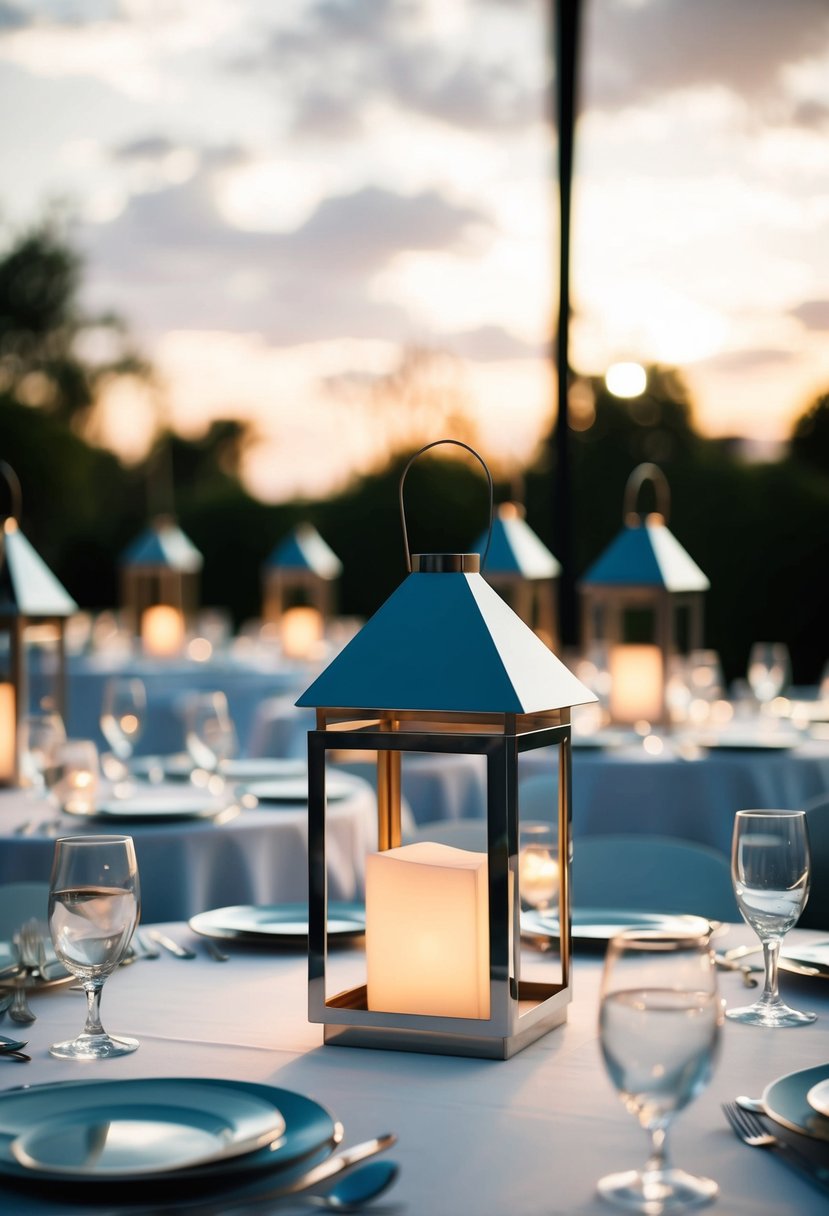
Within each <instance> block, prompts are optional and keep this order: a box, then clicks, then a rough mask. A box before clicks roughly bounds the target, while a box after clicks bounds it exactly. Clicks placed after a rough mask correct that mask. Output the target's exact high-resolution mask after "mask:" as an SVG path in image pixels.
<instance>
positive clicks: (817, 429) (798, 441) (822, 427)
mask: <svg viewBox="0 0 829 1216" xmlns="http://www.w3.org/2000/svg"><path fill="white" fill-rule="evenodd" d="M791 454H792V457H793V459H794V460H796V461H797V462H798V463H799V464H802V465H805V466H806V467H807V468H810V469H812V470H814V471H815V472H818V473H829V392H826V393H822V394H821V395H820V396H819V397H816V398H815V400H814V401H813V402H812V403H811V404H810V405H809V406H807V408H806V410H805V411H804V412H803V413H802V414H801V416H800V417H799V418H798V419H797V420H796V422H795V424H794V427H793V429H792V436H791Z"/></svg>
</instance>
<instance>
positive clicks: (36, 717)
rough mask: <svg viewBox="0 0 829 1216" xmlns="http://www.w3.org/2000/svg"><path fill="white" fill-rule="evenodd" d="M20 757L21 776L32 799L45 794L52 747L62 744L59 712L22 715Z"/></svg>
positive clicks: (52, 751)
mask: <svg viewBox="0 0 829 1216" xmlns="http://www.w3.org/2000/svg"><path fill="white" fill-rule="evenodd" d="M21 734H22V739H21V754H22V766H23V773H24V776H25V777H26V779H27V780H28V781H29V782H30V783H31V788H32V792H33V793H34V795H35V796H36V797H41V798H45V797H46V796H47V794H48V792H49V785H50V779H51V776H52V774H50V771H49V770H50V768H51V767H52V757H53V754H54V750H55V747H56V746H57V745H58V744H60V743H64V742H65V741H66V728H65V727H64V725H63V719H62V718H61V716H60V714H59V713H56V712H54V711H51V712H50V711H44V712H42V713H35V714H26V716H25V717H24V719H23V724H22V731H21Z"/></svg>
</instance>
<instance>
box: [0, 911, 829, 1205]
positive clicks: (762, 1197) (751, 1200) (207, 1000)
mask: <svg viewBox="0 0 829 1216" xmlns="http://www.w3.org/2000/svg"><path fill="white" fill-rule="evenodd" d="M164 931H165V932H166V933H167V934H168V935H169V936H170V937H171V938H173V939H174V940H175V941H177V942H178V943H179V944H181V945H185V946H187V947H190V948H192V949H193V950H194V951H195V954H196V957H195V958H191V959H188V960H180V959H177V958H174V957H172V956H171V955H169V954H168V953H166V952H164V951H163V952H162V953H161V956H160V957H159V958H158V959H156V960H153V961H145V960H140V961H138V962H136V963H135V964H134V965H133V966H129V967H122V968H119V969H118V971H117V972H116V973H115V974H113V975H112V976H111V977H110V978H109V979H108V980H107V982H106V985H105V988H104V997H103V1004H102V1016H103V1022H104V1025H105V1027H106V1028H107V1029H108V1030H109V1031H110V1033H112V1034H124V1035H131V1036H133V1037H135V1038H136V1039H138V1041H139V1047H138V1050H137V1051H136V1052H134V1053H133V1054H131V1055H127V1056H122V1057H120V1058H118V1059H113V1060H106V1061H103V1062H101V1063H99V1064H79V1063H77V1062H74V1061H67V1060H56V1059H52V1058H51V1057H50V1056H49V1054H48V1046H49V1044H50V1043H54V1042H56V1041H57V1040H59V1039H63V1038H66V1037H67V1036H68V1035H70V1034H74V1033H77V1031H79V1030H80V1027H81V1025H82V1022H83V1016H84V1002H83V999H82V997H81V996H80V995H79V994H78V993H75V992H72V991H71V990H69V989H67V988H55V989H54V990H51V991H49V992H44V993H43V994H41V995H39V996H37V997H36V998H32V1003H33V1009H34V1011H35V1012H36V1014H37V1021H36V1022H35V1023H33V1024H32V1026H31V1027H29V1028H28V1031H27V1034H26V1036H25V1037H26V1038H28V1040H29V1043H28V1047H27V1051H28V1052H29V1053H30V1054H31V1057H32V1061H31V1063H29V1064H16V1063H14V1062H11V1061H9V1062H6V1063H2V1062H0V1074H2V1075H0V1090H2V1089H5V1088H9V1087H15V1086H20V1085H33V1086H38V1085H44V1084H49V1083H53V1082H57V1083H61V1082H64V1083H65V1082H72V1081H78V1080H82V1081H84V1082H86V1083H87V1084H89V1083H91V1082H96V1081H97V1082H106V1083H109V1084H116V1083H118V1082H123V1081H128V1080H132V1079H139V1078H161V1079H171V1078H182V1079H187V1078H206V1079H211V1078H215V1079H220V1080H224V1081H226V1082H229V1083H231V1084H232V1083H238V1082H253V1083H258V1084H262V1085H267V1086H276V1087H279V1088H280V1089H281V1090H282V1091H283V1092H284V1091H286V1090H287V1091H290V1093H291V1094H298V1095H302V1096H304V1097H305V1098H306V1099H311V1100H313V1101H314V1102H316V1103H318V1104H320V1105H322V1106H323V1107H324V1108H325V1110H327V1111H328V1112H329V1113H330V1116H331V1118H333V1119H336V1120H339V1121H341V1123H342V1124H343V1128H344V1135H343V1142H342V1143H343V1144H344V1145H353V1144H357V1143H358V1142H363V1141H365V1140H367V1139H368V1138H370V1137H374V1136H377V1135H379V1134H381V1133H385V1132H392V1133H394V1134H396V1136H397V1138H398V1139H397V1143H396V1144H395V1145H394V1147H393V1148H392V1149H391V1150H390V1151H389V1152H388V1153H387V1154H386V1156H387V1157H388V1158H390V1159H393V1160H395V1161H396V1162H398V1163H399V1166H400V1175H399V1178H398V1181H397V1182H396V1184H395V1186H394V1187H393V1189H392V1190H391V1191H389V1193H388V1195H387V1196H385V1197H384V1198H383V1199H382V1200H381V1201H380V1203H379V1205H378V1211H380V1210H383V1211H395V1212H400V1213H405V1214H406V1216H427V1214H428V1216H506V1214H507V1213H509V1216H609V1213H612V1211H613V1210H614V1209H612V1208H610V1207H608V1206H607V1205H606V1204H605V1203H604V1202H603V1201H602V1200H601V1199H600V1198H599V1196H598V1195H597V1194H596V1183H597V1181H598V1179H599V1178H600V1177H601V1176H602V1175H604V1174H607V1173H609V1172H611V1171H616V1170H624V1169H629V1168H633V1167H637V1168H639V1167H641V1166H642V1165H643V1164H644V1161H645V1157H646V1155H647V1143H646V1137H645V1134H644V1132H643V1131H642V1129H641V1128H640V1127H639V1124H638V1122H637V1120H636V1118H635V1117H634V1116H633V1115H632V1114H631V1113H630V1112H629V1111H628V1110H626V1109H625V1107H624V1104H623V1103H622V1101H621V1100H620V1098H619V1095H618V1093H617V1092H616V1090H615V1089H614V1087H613V1086H612V1084H611V1082H610V1080H609V1078H608V1075H607V1073H606V1071H605V1068H604V1066H603V1063H602V1057H601V1051H600V1046H599V1037H598V1014H599V985H600V978H601V973H602V957H601V953H596V952H594V953H590V954H580V955H577V957H576V958H575V960H574V967H573V1001H572V1004H571V1005H570V1007H569V1014H568V1019H567V1022H566V1023H565V1024H564V1025H563V1026H560V1027H559V1028H558V1029H556V1030H553V1031H551V1032H550V1033H549V1034H547V1035H545V1036H544V1037H543V1038H541V1039H539V1040H538V1041H537V1042H535V1043H532V1044H531V1045H530V1046H529V1047H527V1048H526V1049H525V1050H524V1051H522V1052H520V1053H519V1054H518V1055H516V1056H514V1057H513V1058H512V1059H510V1060H506V1061H495V1060H481V1059H474V1058H461V1057H452V1056H437V1055H418V1054H414V1053H407V1052H403V1051H385V1050H374V1051H370V1050H365V1049H360V1048H351V1047H339V1046H325V1047H324V1046H323V1044H322V1028H321V1027H320V1026H318V1025H314V1024H311V1023H309V1021H308V1013H307V1009H308V964H307V959H306V956H305V952H304V950H302V949H297V948H296V947H295V948H293V949H291V948H290V947H284V946H282V947H280V946H278V945H271V946H269V947H265V946H256V947H254V946H247V947H246V946H244V945H241V944H240V945H234V944H233V943H232V942H226V941H222V942H221V946H222V948H223V950H224V951H225V953H226V954H228V955H229V958H228V960H227V961H225V962H221V961H219V962H217V961H215V960H214V958H212V957H211V956H210V955H208V953H207V951H206V949H205V944H206V943H205V941H204V939H202V938H199V937H198V936H197V935H196V934H195V933H193V932H192V931H191V930H190V928H189V927H188V926H187V925H186V924H182V923H174V924H169V925H165V926H164ZM788 940H789V941H790V942H791V943H793V942H795V941H799V940H809V939H808V938H806V937H805V935H803V934H802V933H801V932H798V931H794V932H793V933H792V934H790V936H789V939H788ZM751 941H752V935H751V932H750V930H748V929H747V928H746V927H745V926H742V927H739V928H738V927H736V926H735V927H732V928H731V929H730V930H729V931H728V932H727V933H726V934H725V935H724V936H722V937H720V938H719V939H718V940H717V943H716V944H717V945H718V946H726V945H734V944H736V943H738V942H745V943H749V942H751ZM351 953H354V954H358V955H359V954H361V953H362V951H361V948H360V946H359V944H358V945H357V946H356V947H355V948H354V949H353V950H343V949H342V948H338V956H339V955H340V954H342V956H343V958H342V961H343V963H344V964H345V965H347V964H348V962H349V957H348V956H349V955H350V954H351ZM358 961H359V960H358ZM781 985H782V989H783V993H784V995H785V996H786V997H787V998H788V999H790V1000H791V1001H792V1002H793V1003H795V1004H797V1005H798V1006H800V1007H801V1008H810V1009H814V1010H815V1011H816V1012H817V1014H818V1019H817V1021H816V1022H814V1023H813V1024H812V1025H810V1026H804V1027H802V1028H800V1029H796V1030H762V1029H757V1028H756V1027H754V1026H744V1025H739V1024H737V1023H733V1022H728V1021H727V1022H726V1023H725V1025H724V1027H723V1029H722V1035H721V1040H722V1041H721V1048H720V1051H719V1055H718V1058H717V1060H716V1063H715V1067H714V1071H713V1076H712V1077H711V1080H710V1081H709V1083H708V1084H707V1085H705V1086H704V1087H703V1088H702V1092H701V1093H700V1094H699V1096H697V1097H696V1098H695V1099H694V1101H692V1102H691V1104H690V1105H689V1106H688V1107H687V1108H686V1109H684V1110H682V1111H681V1112H680V1113H679V1114H678V1115H677V1117H676V1119H675V1121H674V1125H673V1126H672V1128H671V1132H670V1143H671V1148H672V1156H673V1160H674V1163H675V1164H676V1165H677V1166H680V1167H682V1168H683V1169H685V1170H689V1171H692V1172H695V1173H699V1174H704V1175H707V1176H708V1177H710V1178H713V1179H714V1180H715V1181H716V1182H717V1184H718V1186H719V1195H718V1197H717V1199H716V1200H715V1201H714V1203H713V1204H712V1205H711V1206H710V1207H709V1208H706V1209H703V1210H704V1211H706V1212H710V1213H711V1216H825V1213H826V1210H827V1191H826V1190H825V1189H823V1190H821V1189H819V1187H817V1186H816V1185H814V1184H813V1183H812V1182H811V1181H810V1180H809V1179H808V1178H806V1177H804V1176H803V1175H802V1174H800V1173H799V1172H798V1170H797V1169H793V1168H790V1167H789V1166H788V1165H787V1163H786V1161H785V1160H783V1159H781V1155H780V1154H778V1153H776V1152H774V1151H770V1150H769V1149H758V1148H750V1147H748V1146H746V1145H745V1144H743V1143H741V1142H740V1141H739V1140H738V1139H737V1138H736V1136H735V1135H734V1134H733V1132H732V1131H731V1129H730V1128H729V1126H728V1124H727V1122H726V1119H725V1118H724V1116H723V1112H722V1110H721V1103H724V1102H727V1101H733V1100H734V1099H735V1098H736V1096H737V1095H738V1094H748V1095H752V1096H754V1097H757V1096H759V1095H761V1094H762V1093H763V1090H764V1088H765V1087H766V1086H767V1085H769V1084H770V1083H771V1082H773V1081H774V1080H775V1079H776V1078H778V1077H780V1076H781V1075H783V1074H791V1073H794V1072H795V1071H796V1070H802V1069H807V1068H812V1067H814V1066H815V1065H816V1064H821V1063H825V1062H826V1061H827V1060H829V980H827V979H823V978H821V979H807V978H798V977H795V976H792V975H787V976H785V977H783V978H782V979H781ZM720 995H721V996H722V998H723V999H724V1000H725V1001H726V1002H727V1004H728V1005H734V1004H740V1003H743V1002H744V1000H745V997H746V995H747V994H746V990H745V988H744V987H743V982H742V978H741V976H740V975H739V974H738V973H737V972H724V973H722V974H721V976H720ZM14 1097H15V1095H14V1094H12V1093H11V1092H10V1093H9V1095H8V1105H7V1110H6V1118H5V1120H4V1121H3V1124H2V1129H3V1131H4V1132H5V1133H13V1132H14V1131H15V1128H16V1126H17V1124H16V1122H15V1117H14V1104H13V1099H14ZM69 1122H70V1123H71V1118H70V1119H69ZM774 1126H775V1125H774V1124H770V1127H771V1129H772V1130H774ZM801 1139H805V1137H801ZM826 1147H827V1146H826V1145H825V1144H824V1148H826ZM213 1168H214V1169H215V1168H216V1167H213ZM214 1177H215V1180H216V1181H215V1183H214V1185H213V1187H212V1188H211V1190H210V1192H209V1193H208V1194H207V1195H206V1197H205V1195H204V1190H202V1197H203V1198H206V1201H207V1208H206V1209H205V1208H202V1210H201V1212H200V1213H199V1216H204V1213H205V1211H209V1212H210V1213H211V1216H219V1213H222V1214H224V1213H226V1212H229V1211H231V1210H232V1211H234V1212H237V1211H238V1212H239V1213H242V1212H245V1211H246V1210H250V1211H251V1212H253V1211H256V1212H274V1213H276V1212H277V1211H278V1212H280V1213H282V1214H283V1216H300V1214H301V1213H306V1214H307V1213H310V1212H311V1211H312V1210H313V1209H312V1208H311V1207H310V1206H309V1205H308V1202H307V1200H306V1199H304V1198H303V1197H301V1196H297V1197H295V1198H294V1199H293V1200H291V1199H283V1200H281V1201H280V1202H279V1203H276V1204H272V1205H265V1206H257V1205H255V1204H254V1198H255V1195H256V1194H257V1193H258V1192H259V1191H260V1190H261V1189H262V1186H261V1184H259V1183H257V1182H248V1183H247V1184H246V1189H247V1194H244V1193H238V1192H237V1193H236V1194H234V1193H233V1191H227V1190H225V1191H222V1189H221V1186H222V1175H221V1173H217V1174H216V1175H215V1176H214ZM37 1182H38V1183H39V1185H37V1186H35V1185H32V1183H31V1181H30V1180H29V1181H28V1185H27V1180H26V1179H25V1178H24V1179H23V1180H22V1181H21V1182H20V1183H19V1184H18V1185H16V1186H15V1185H12V1183H11V1182H10V1181H9V1180H8V1179H6V1180H2V1179H0V1204H1V1205H2V1207H3V1211H5V1212H9V1213H11V1212H14V1213H15V1216H68V1214H70V1213H78V1212H79V1211H83V1212H84V1213H85V1216H93V1214H94V1213H95V1212H99V1213H100V1216H116V1214H117V1216H127V1213H128V1212H129V1211H130V1207H131V1205H132V1207H133V1209H138V1210H140V1211H141V1216H146V1214H147V1213H148V1211H152V1210H158V1209H163V1210H165V1211H168V1210H179V1208H178V1206H177V1205H176V1203H175V1200H174V1199H171V1197H170V1193H169V1190H165V1187H164V1186H158V1187H157V1188H156V1192H157V1193H156V1194H155V1195H154V1196H152V1197H150V1198H149V1199H148V1198H147V1197H146V1192H144V1193H143V1195H142V1193H141V1192H139V1191H138V1189H137V1188H136V1191H135V1193H133V1191H132V1190H131V1188H130V1187H128V1186H122V1187H121V1188H120V1193H117V1194H116V1195H115V1196H114V1197H113V1195H112V1194H110V1195H109V1196H108V1197H107V1200H108V1201H107V1202H99V1203H97V1204H96V1203H95V1202H94V1201H93V1200H92V1198H91V1197H90V1201H89V1202H88V1203H81V1204H79V1203H78V1202H77V1201H76V1202H75V1203H73V1202H72V1201H71V1193H70V1191H69V1188H68V1187H66V1185H65V1183H63V1184H61V1185H59V1186H56V1185H55V1184H54V1183H52V1185H51V1186H50V1185H48V1180H46V1181H44V1179H43V1178H40V1179H38V1180H37ZM266 1182H271V1183H276V1184H278V1182H279V1178H278V1174H277V1173H271V1174H270V1175H269V1178H268V1179H267V1180H266ZM167 1186H168V1187H169V1184H167ZM74 1193H75V1194H76V1195H77V1188H75V1192H74ZM237 1201H238V1207H237ZM248 1205H250V1208H248ZM180 1210H181V1211H186V1210H187V1209H186V1205H185V1204H184V1203H182V1205H181V1209H180ZM372 1210H373V1209H372V1208H367V1209H366V1211H367V1212H369V1211H372Z"/></svg>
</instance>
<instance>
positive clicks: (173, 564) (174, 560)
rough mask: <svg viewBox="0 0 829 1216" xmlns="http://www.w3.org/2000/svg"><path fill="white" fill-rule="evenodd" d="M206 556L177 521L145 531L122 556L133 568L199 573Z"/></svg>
mask: <svg viewBox="0 0 829 1216" xmlns="http://www.w3.org/2000/svg"><path fill="white" fill-rule="evenodd" d="M203 562H204V559H203V557H202V555H201V553H199V551H198V549H197V548H196V546H195V545H194V544H193V542H192V541H191V540H190V538H189V537H188V536H186V535H185V534H184V532H182V530H181V528H180V527H179V526H178V524H175V523H172V522H164V523H156V524H153V526H152V527H150V528H148V529H147V531H146V532H142V533H141V535H140V536H139V537H137V538H136V539H135V540H134V541H133V542H132V544H131V545H129V546H128V547H127V548H126V549H125V550H124V552H123V554H122V555H121V565H122V566H126V567H128V568H130V569H136V570H137V569H143V568H147V569H159V568H160V569H166V570H181V571H182V572H183V573H185V574H188V573H196V572H197V571H198V570H201V568H202V565H203Z"/></svg>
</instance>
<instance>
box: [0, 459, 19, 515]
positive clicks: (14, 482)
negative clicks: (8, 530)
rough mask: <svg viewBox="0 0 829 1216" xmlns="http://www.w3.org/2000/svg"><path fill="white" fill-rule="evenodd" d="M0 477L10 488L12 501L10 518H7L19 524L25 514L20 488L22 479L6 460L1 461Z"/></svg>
mask: <svg viewBox="0 0 829 1216" xmlns="http://www.w3.org/2000/svg"><path fill="white" fill-rule="evenodd" d="M0 476H2V478H3V480H4V481H5V483H6V485H7V486H8V488H9V498H10V499H11V512H10V516H9V515H7V516H6V518H7V519H8V518H9V517H11V518H12V519H14V520H15V521H16V522H17V523H18V524H19V523H20V517H21V515H22V514H23V491H22V489H21V488H20V478H19V477H18V476H17V474H16V473H15V471H14V469H13V468H12V467H11V465H10V464H9V463H8V462H7V461H5V460H0Z"/></svg>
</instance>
